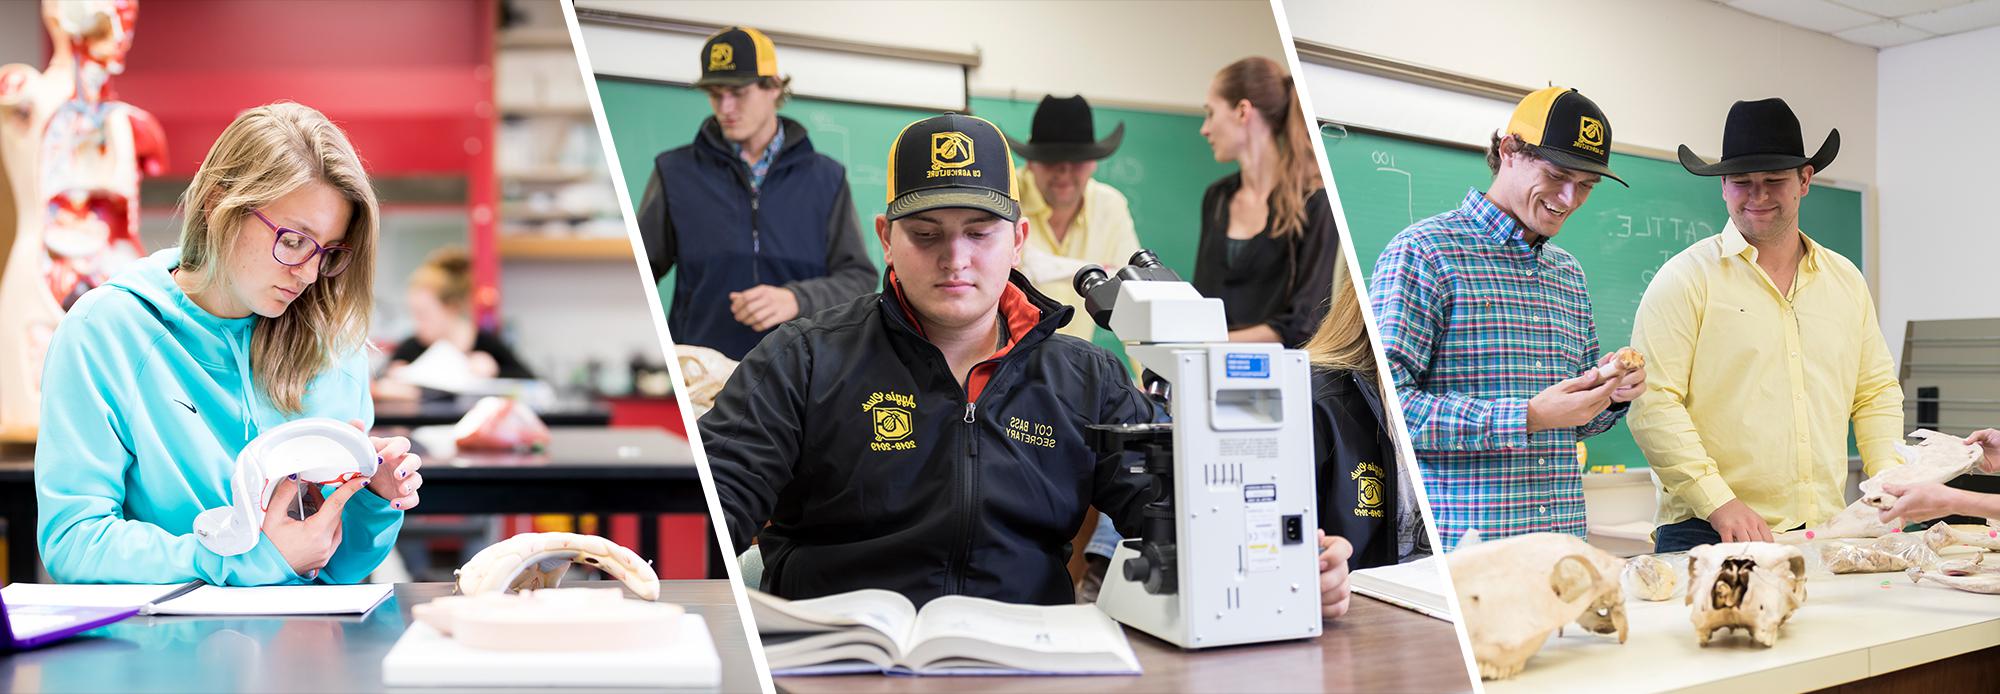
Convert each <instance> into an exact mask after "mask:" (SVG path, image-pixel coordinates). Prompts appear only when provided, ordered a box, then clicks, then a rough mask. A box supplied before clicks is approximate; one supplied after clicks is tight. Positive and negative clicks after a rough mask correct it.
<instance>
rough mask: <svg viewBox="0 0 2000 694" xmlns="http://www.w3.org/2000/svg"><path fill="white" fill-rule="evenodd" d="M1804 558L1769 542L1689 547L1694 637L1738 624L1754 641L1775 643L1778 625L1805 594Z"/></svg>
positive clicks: (1704, 640)
mask: <svg viewBox="0 0 2000 694" xmlns="http://www.w3.org/2000/svg"><path fill="white" fill-rule="evenodd" d="M1805 570H1806V558H1805V555H1804V554H1802V553H1800V552H1799V548H1797V547H1791V546H1786V545H1780V544H1775V543H1770V542H1728V543H1723V544H1719V545H1701V546H1699V547H1696V548H1694V549H1692V550H1688V591H1687V603H1688V604H1690V605H1693V606H1694V609H1693V610H1692V611H1691V612H1690V613H1689V615H1688V618H1689V620H1690V621H1692V622H1693V623H1694V633H1695V642H1696V643H1698V644H1700V645H1702V646H1704V647H1705V646H1707V645H1708V642H1709V640H1710V639H1711V638H1713V637H1714V635H1715V632H1716V631H1717V630H1719V629H1730V628H1737V629H1742V630H1744V631H1745V632H1748V633H1749V634H1750V639H1751V640H1752V641H1755V642H1756V643H1757V645H1760V646H1764V647H1767V648H1768V647H1770V646H1771V645H1772V644H1774V643H1777V640H1778V628H1779V627H1782V626H1784V624H1785V620H1787V619H1790V618H1791V616H1792V611H1793V610H1796V609H1798V607H1799V605H1800V604H1803V603H1804V602H1805V600H1806V576H1805Z"/></svg>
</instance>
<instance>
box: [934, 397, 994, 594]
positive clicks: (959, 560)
mask: <svg viewBox="0 0 2000 694" xmlns="http://www.w3.org/2000/svg"><path fill="white" fill-rule="evenodd" d="M987 364H992V365H993V374H992V376H989V377H987V379H986V385H987V386H989V387H990V386H992V385H993V377H995V376H999V375H1000V369H1001V367H1002V366H1004V365H1003V364H1002V363H1001V362H1000V360H998V359H988V360H986V361H982V362H979V363H978V364H975V365H973V367H972V368H973V369H975V370H976V369H978V368H980V367H982V366H986V365H987ZM947 370H948V369H947ZM959 392H960V393H961V394H962V395H964V396H965V417H964V419H962V420H961V421H963V422H964V423H965V459H964V460H963V462H962V464H961V465H960V466H959V484H958V492H959V504H958V514H959V518H958V543H957V545H956V546H955V547H954V548H953V552H954V554H955V556H954V557H953V561H952V563H951V564H950V565H949V566H946V567H945V588H946V591H947V593H948V594H951V595H960V594H963V593H964V592H965V571H966V569H967V568H969V567H970V565H971V563H972V531H973V522H972V518H973V511H974V509H973V502H974V500H975V499H976V498H977V497H978V496H979V492H978V486H979V485H978V483H977V480H978V476H977V473H978V470H979V403H978V401H977V400H976V399H974V398H973V397H972V394H971V393H966V392H965V391H964V390H963V387H962V386H961V389H960V391H959ZM981 394H982V395H983V394H984V393H983V392H982V393H981Z"/></svg>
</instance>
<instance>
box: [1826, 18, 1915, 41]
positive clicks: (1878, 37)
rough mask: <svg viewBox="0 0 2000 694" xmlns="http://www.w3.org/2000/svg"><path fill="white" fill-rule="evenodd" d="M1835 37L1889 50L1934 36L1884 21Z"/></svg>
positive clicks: (1843, 32) (1839, 33) (1841, 33)
mask: <svg viewBox="0 0 2000 694" xmlns="http://www.w3.org/2000/svg"><path fill="white" fill-rule="evenodd" d="M1834 36H1837V37H1840V38H1841V39H1842V40H1846V41H1852V42H1854V43H1858V44H1861V45H1864V46H1874V47H1876V48H1889V47H1891V46H1901V45H1903V44H1906V43H1914V42H1917V41H1922V40H1924V39H1927V38H1931V36H1932V34H1930V33H1928V32H1925V31H1921V30H1918V29H1915V28H1911V27H1907V26H1903V25H1900V24H1897V23H1895V22H1888V21H1884V22H1876V23H1874V24H1870V25H1868V26H1864V27H1856V28H1853V29H1848V30H1847V31H1842V32H1837V33H1835V34H1834Z"/></svg>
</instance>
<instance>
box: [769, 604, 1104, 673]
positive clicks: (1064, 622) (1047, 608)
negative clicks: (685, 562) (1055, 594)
mask: <svg viewBox="0 0 2000 694" xmlns="http://www.w3.org/2000/svg"><path fill="white" fill-rule="evenodd" d="M750 610H751V614H753V615H754V616H755V618H756V621H757V630H758V632H759V633H761V634H762V635H763V639H764V656H765V658H767V659H768V660H769V661H770V665H771V672H772V674H777V675H808V674H839V673H852V672H884V673H893V674H907V675H1136V674H1139V658H1138V656H1136V655H1133V653H1132V645H1131V644H1130V643H1127V642H1126V640H1125V632H1124V630H1123V629H1121V628H1120V627H1119V626H1118V623H1117V622H1113V621H1111V618H1110V617H1107V616H1105V614H1104V612H1103V611H1101V610H1098V609H1097V607H1096V606H1093V605H1010V604H1007V603H1003V602H998V601H994V600H987V599H984V598H969V597H964V596H947V597H942V598H938V599H936V600H932V601H931V602H930V603H929V604H927V605H924V609H922V610H918V609H916V606H915V605H913V604H911V602H910V600H909V598H905V597H903V596H902V595H901V594H900V593H895V592H892V591H887V590H857V591H853V592H850V593H841V594H839V595H829V596H826V597H822V598H813V599H810V600H786V599H784V598H780V597H777V596H774V595H771V594H768V593H764V592H760V591H755V590H753V591H750Z"/></svg>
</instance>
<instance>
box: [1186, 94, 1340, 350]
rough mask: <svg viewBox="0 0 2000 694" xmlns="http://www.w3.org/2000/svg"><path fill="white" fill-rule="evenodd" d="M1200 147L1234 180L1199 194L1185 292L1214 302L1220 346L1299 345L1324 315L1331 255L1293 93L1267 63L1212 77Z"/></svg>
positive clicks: (1333, 238) (1329, 229) (1323, 206)
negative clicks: (1229, 166)
mask: <svg viewBox="0 0 2000 694" xmlns="http://www.w3.org/2000/svg"><path fill="white" fill-rule="evenodd" d="M1202 110H1203V113H1204V114H1205V116H1204V117H1203V119H1202V122H1201V134H1202V137H1204V138H1207V139H1208V144H1209V147H1210V148H1211V149H1213V150H1214V152H1215V160H1216V161H1221V162H1235V163H1236V165H1237V167H1238V171H1237V172H1236V173H1233V174H1230V175H1228V176H1224V177H1223V178H1222V180H1219V181H1216V182H1215V184H1214V185H1211V186H1209V187H1208V193H1207V194H1206V195H1204V196H1202V203H1201V212H1202V215H1201V237H1200V238H1201V240H1200V243H1199V250H1198V252H1197V255H1196V258H1195V266H1194V287H1195V289H1197V290H1200V291H1201V293H1202V295H1203V296H1209V297H1214V298H1218V299H1221V300H1222V303H1223V306H1224V308H1225V312H1226V314H1227V317H1228V321H1229V339H1230V340H1232V341H1237V342H1281V343H1284V344H1285V345H1286V346H1288V347H1298V346H1299V345H1302V344H1305V341H1306V338H1308V337H1310V336H1311V335H1312V332H1313V329H1314V327H1315V326H1317V325H1319V322H1320V317H1321V316H1323V315H1325V312H1326V302H1327V296H1328V295H1327V287H1329V286H1330V285H1331V284H1332V279H1333V265H1334V256H1335V250H1336V249H1337V248H1339V247H1340V238H1339V231H1338V230H1337V229H1335V228H1334V222H1333V210H1332V208H1331V207H1330V206H1329V205H1328V203H1327V198H1326V187H1325V186H1324V185H1323V184H1321V182H1320V175H1319V163H1318V160H1317V159H1316V158H1315V157H1314V156H1313V147H1312V132H1313V129H1312V128H1310V127H1308V126H1307V123H1306V121H1307V118H1306V114H1305V113H1304V112H1303V111H1302V110H1301V109H1300V108H1299V95H1298V88H1297V87H1296V86H1295V85H1293V84H1292V76H1291V75H1289V74H1287V73H1286V72H1285V69H1284V67H1283V66H1280V65H1279V64H1278V63H1277V62H1276V61H1273V60H1271V59H1269V58H1256V57H1253V58H1244V59H1242V60H1239V61H1236V62H1235V63H1231V64H1230V65H1229V67H1226V68H1223V69H1222V72H1220V73H1217V74H1216V76H1215V80H1214V81H1213V82H1211V83H1210V84H1209V89H1208V100H1207V102H1206V103H1204V104H1203V105H1202Z"/></svg>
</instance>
